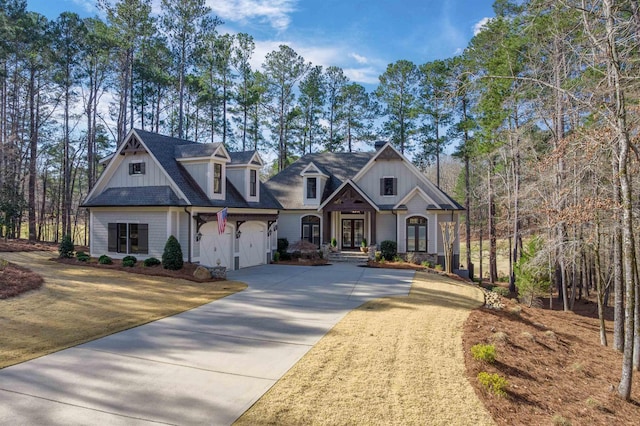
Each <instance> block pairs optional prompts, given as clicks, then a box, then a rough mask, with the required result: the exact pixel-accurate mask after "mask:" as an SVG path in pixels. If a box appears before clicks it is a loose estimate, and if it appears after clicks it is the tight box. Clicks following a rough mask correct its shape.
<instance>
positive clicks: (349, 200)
mask: <svg viewBox="0 0 640 426" xmlns="http://www.w3.org/2000/svg"><path fill="white" fill-rule="evenodd" d="M321 208H322V212H323V218H324V223H325V224H327V225H328V226H325V227H324V230H323V231H324V235H323V240H324V241H327V242H329V241H331V240H332V239H333V238H335V239H336V241H337V248H338V249H339V250H341V251H352V250H359V249H360V246H361V245H362V242H363V241H366V245H367V246H371V245H375V244H376V213H377V212H378V210H379V209H378V207H377V206H376V205H375V204H374V203H373V202H372V201H371V200H370V199H369V198H368V197H367V196H366V195H364V193H363V192H362V191H361V190H360V189H359V188H358V187H357V186H356V185H355V184H353V183H352V182H350V181H347V182H345V184H343V187H342V188H341V189H339V190H338V191H337V192H336V194H335V195H334V196H333V197H331V198H329V199H328V200H327V201H325V203H323V205H322V206H321Z"/></svg>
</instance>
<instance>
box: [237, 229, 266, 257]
mask: <svg viewBox="0 0 640 426" xmlns="http://www.w3.org/2000/svg"><path fill="white" fill-rule="evenodd" d="M266 257H267V255H266V250H265V225H264V224H263V223H260V222H245V223H243V224H242V226H240V267H241V268H246V267H249V266H256V265H262V264H264V263H265V261H266Z"/></svg>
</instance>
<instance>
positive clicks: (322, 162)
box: [261, 152, 374, 210]
mask: <svg viewBox="0 0 640 426" xmlns="http://www.w3.org/2000/svg"><path fill="white" fill-rule="evenodd" d="M373 155H374V153H373V152H325V153H316V154H307V155H305V156H303V157H301V158H299V159H298V160H297V161H295V162H294V163H293V164H291V165H290V166H289V167H287V168H286V169H284V170H282V171H281V172H280V173H278V174H277V175H275V176H274V177H272V178H271V179H269V180H268V181H267V182H265V183H264V186H266V187H267V188H269V190H270V191H271V193H272V194H273V196H274V197H275V198H276V199H277V200H278V201H279V202H280V204H281V205H282V207H283V208H285V209H292V210H295V209H304V210H315V209H317V206H308V205H304V204H303V187H302V180H303V177H302V176H301V175H300V174H301V173H302V171H303V170H304V169H305V168H306V167H308V165H309V163H311V162H313V164H314V165H315V166H316V167H317V168H318V169H320V170H321V171H322V172H323V173H325V174H326V175H328V176H329V178H328V179H327V182H326V185H325V189H324V192H323V194H322V198H321V200H320V202H321V203H322V202H324V201H325V200H326V199H327V197H329V196H330V195H331V194H332V193H333V192H334V191H335V190H336V189H337V188H338V187H339V186H340V185H342V183H344V182H345V181H347V180H348V179H351V178H352V177H353V176H355V174H356V173H358V171H360V169H361V168H362V167H364V165H365V164H367V163H368V162H369V160H370V159H371V158H372V157H373ZM261 186H263V185H261Z"/></svg>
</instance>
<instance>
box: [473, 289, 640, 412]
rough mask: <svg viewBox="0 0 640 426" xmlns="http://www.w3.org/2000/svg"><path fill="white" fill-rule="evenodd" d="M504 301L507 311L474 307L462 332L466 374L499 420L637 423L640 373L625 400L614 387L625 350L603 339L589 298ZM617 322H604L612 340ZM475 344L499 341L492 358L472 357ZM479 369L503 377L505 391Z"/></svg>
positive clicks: (639, 407) (639, 410)
mask: <svg viewBox="0 0 640 426" xmlns="http://www.w3.org/2000/svg"><path fill="white" fill-rule="evenodd" d="M503 303H504V304H505V306H506V307H505V309H504V310H502V311H495V310H489V309H486V308H483V309H478V310H475V311H473V312H472V313H471V315H470V316H469V318H468V319H467V321H466V323H465V327H464V335H463V346H464V352H465V364H466V368H467V375H468V378H469V381H470V383H471V384H472V385H473V386H474V388H475V390H476V393H477V394H478V396H479V397H480V398H481V399H482V401H483V402H484V404H485V406H486V407H487V409H488V410H489V411H490V412H491V414H492V416H493V418H494V419H495V420H496V422H497V423H498V424H500V425H514V424H557V425H569V424H574V425H577V424H593V425H609V424H624V425H632V424H634V425H635V424H638V419H640V386H639V385H638V378H637V375H638V374H639V373H637V372H636V373H635V374H636V378H635V383H634V387H633V391H632V402H625V401H624V400H622V399H621V398H619V397H618V396H617V392H616V391H617V386H618V383H619V381H620V373H621V368H622V355H621V354H620V353H618V352H616V351H615V350H613V349H611V348H610V347H603V346H601V345H600V340H599V334H598V333H599V326H598V320H597V317H596V318H594V317H593V316H594V315H593V313H594V312H595V305H594V304H593V303H592V302H589V301H585V300H583V301H578V302H576V309H575V310H576V312H578V313H572V312H562V311H555V310H554V311H551V310H548V309H540V308H528V307H526V306H523V305H519V304H517V303H516V302H515V301H513V300H507V299H504V298H503ZM543 303H545V304H547V305H548V300H545V301H544V302H543ZM554 303H555V305H559V303H558V302H557V301H555V302H554ZM556 308H557V306H556ZM607 316H608V317H610V312H608V314H607ZM612 327H613V323H612V322H611V321H607V330H608V333H607V334H608V338H609V342H611V340H612ZM501 333H504V334H501ZM477 343H484V344H489V343H492V344H494V345H495V348H496V361H495V363H493V364H487V363H485V362H482V361H477V360H475V359H473V357H472V356H471V353H470V348H471V347H472V346H473V345H475V344H477ZM481 371H486V372H489V373H497V374H499V375H500V376H502V377H505V378H506V379H507V380H508V387H507V396H506V397H499V396H496V395H494V394H492V393H490V392H488V391H487V390H486V389H485V388H483V387H482V386H481V385H480V384H479V382H478V379H477V375H478V373H479V372H481Z"/></svg>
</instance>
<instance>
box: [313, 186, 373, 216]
mask: <svg viewBox="0 0 640 426" xmlns="http://www.w3.org/2000/svg"><path fill="white" fill-rule="evenodd" d="M346 186H350V187H351V188H353V189H354V190H355V191H356V192H357V193H358V194H360V196H361V197H362V198H363V199H364V200H365V201H366V202H367V203H369V205H371V207H373V208H374V209H375V210H376V211H378V212H379V211H380V208H379V207H378V206H377V205H376V203H374V202H373V200H371V198H369V197H368V196H367V194H365V192H364V191H363V190H362V189H360V187H358V185H356V184H355V182H353V181H352V180H351V179H347V180H346V181H344V182H342V185H340V186H339V187H338V188H337V189H336V190H335V191H333V193H332V194H331V195H329V196H328V197H327V198H326V200H324V202H323V203H322V204H320V207H318V211H320V210H322V209H323V208H324V207H325V206H326V205H327V203H329V202H331V200H333V198H334V197H335V196H336V195H338V194H339V193H340V191H342V190H343V189H344V187H346Z"/></svg>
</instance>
